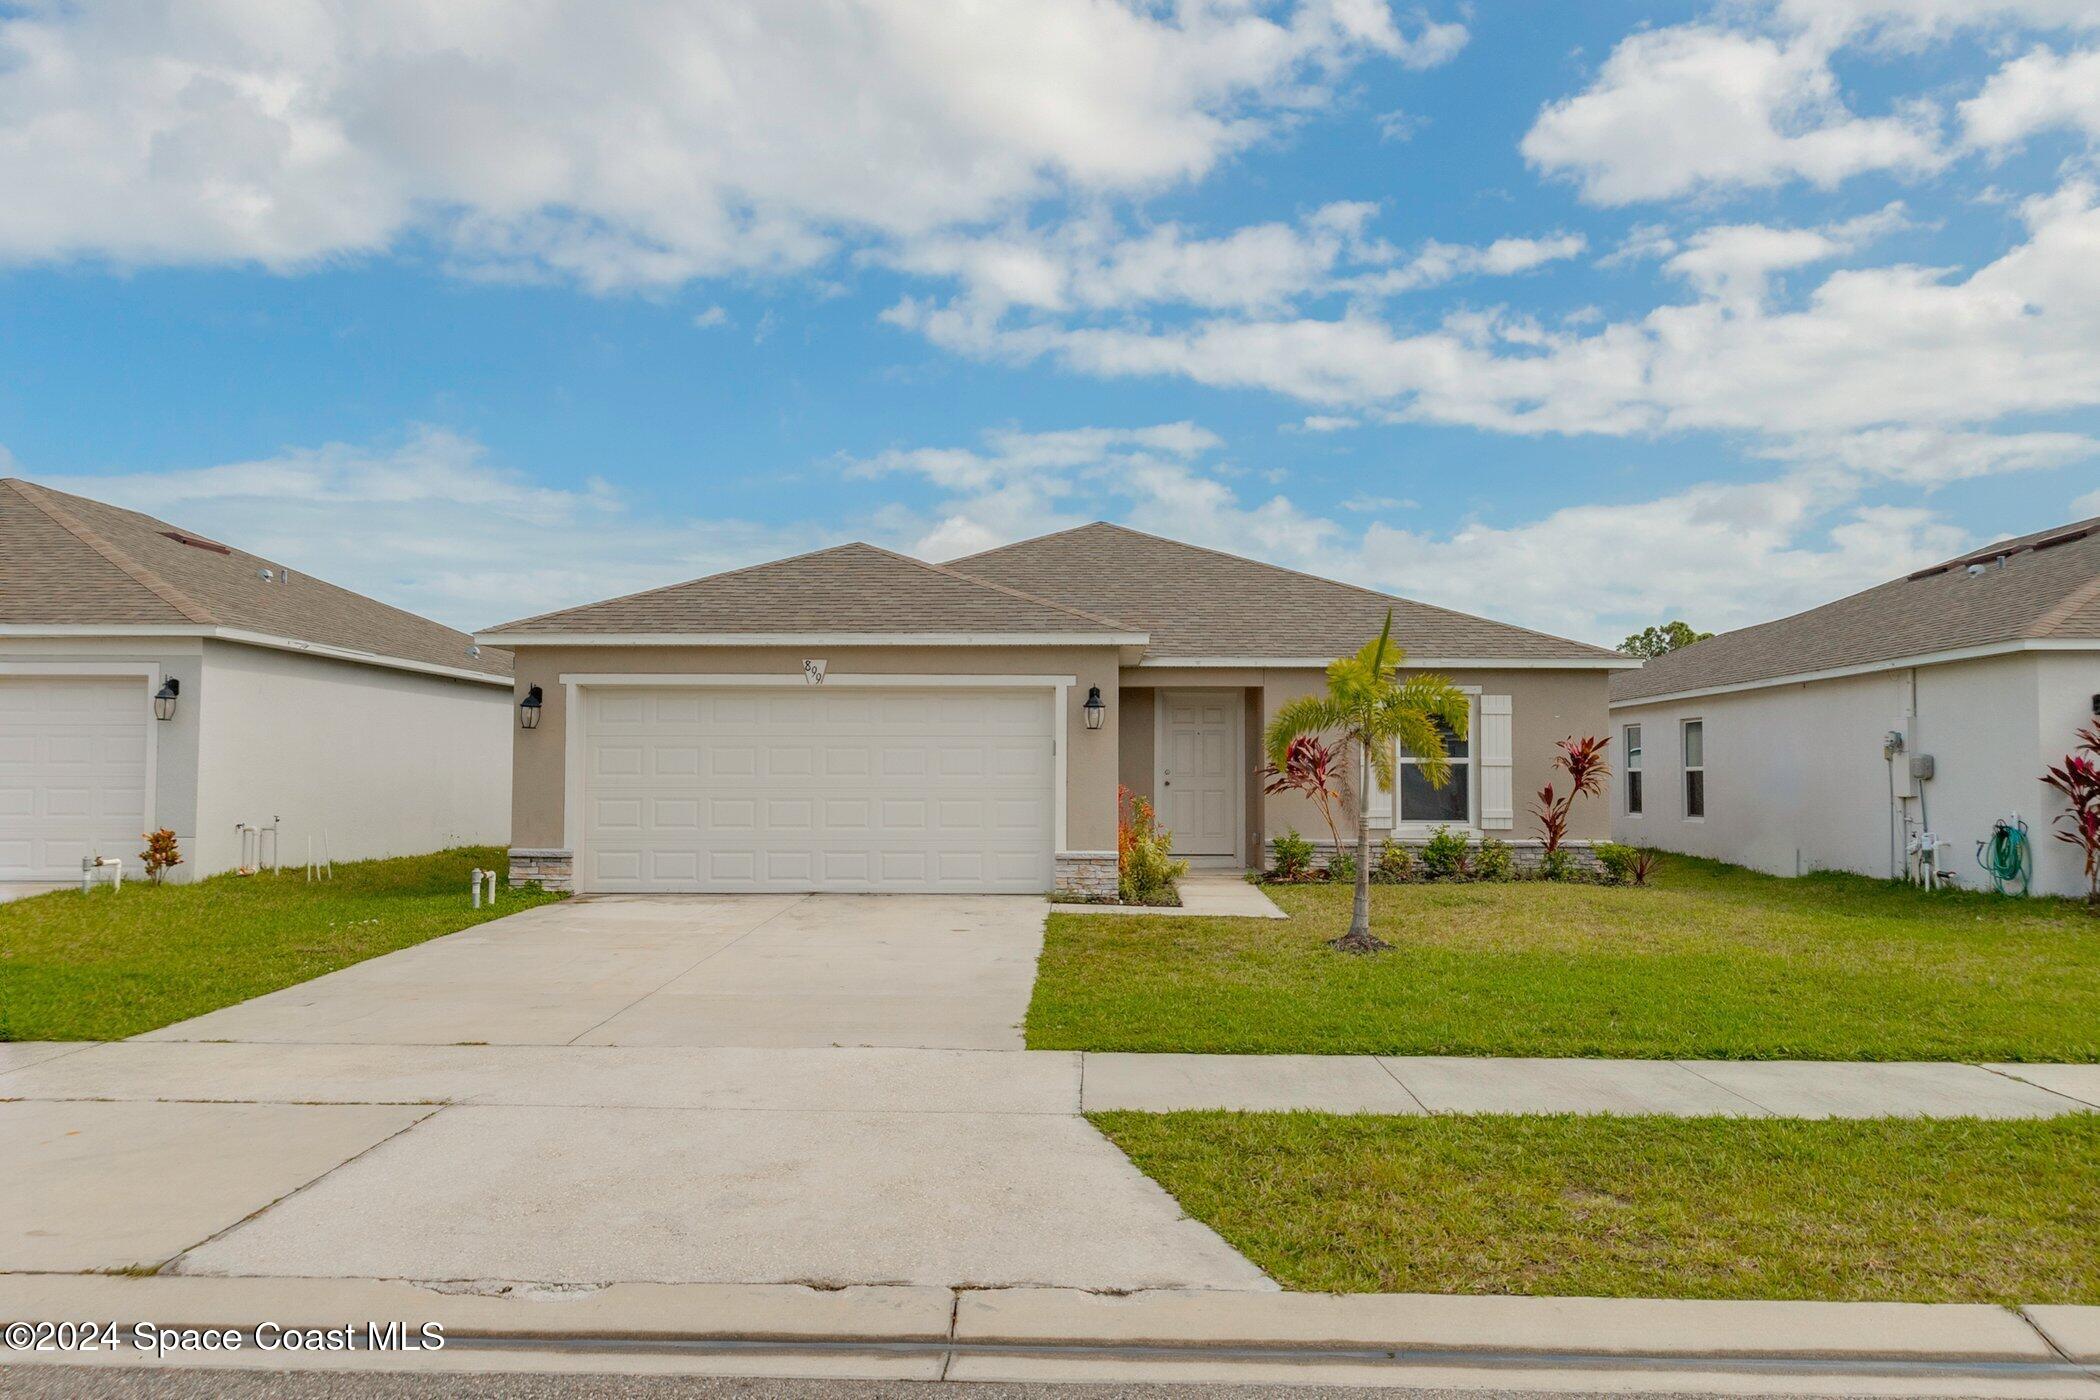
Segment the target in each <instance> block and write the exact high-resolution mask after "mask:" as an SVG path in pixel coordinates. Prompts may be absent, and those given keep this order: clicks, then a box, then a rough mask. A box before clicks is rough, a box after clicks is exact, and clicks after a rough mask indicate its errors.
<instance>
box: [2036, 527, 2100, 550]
mask: <svg viewBox="0 0 2100 1400" xmlns="http://www.w3.org/2000/svg"><path fill="white" fill-rule="evenodd" d="M2092 533H2093V527H2092V526H2090V525H2085V526H2081V527H2080V528H2078V529H2076V530H2066V531H2064V532H2063V533H2062V534H2060V535H2050V536H2048V537H2047V538H2045V539H2039V540H2036V541H2035V542H2034V547H2035V548H2036V549H2053V548H2055V547H2056V546H2057V545H2060V544H2069V543H2071V542H2072V541H2073V540H2082V539H2084V538H2085V537H2086V536H2087V535H2090V534H2092Z"/></svg>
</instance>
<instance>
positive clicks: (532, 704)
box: [518, 686, 542, 729]
mask: <svg viewBox="0 0 2100 1400" xmlns="http://www.w3.org/2000/svg"><path fill="white" fill-rule="evenodd" d="M541 698H542V697H541V695H540V688H539V687H538V686H534V687H533V688H532V689H530V690H528V691H526V692H525V698H524V699H523V700H520V701H519V702H518V727H519V728H520V729H538V728H539V727H540V702H541Z"/></svg>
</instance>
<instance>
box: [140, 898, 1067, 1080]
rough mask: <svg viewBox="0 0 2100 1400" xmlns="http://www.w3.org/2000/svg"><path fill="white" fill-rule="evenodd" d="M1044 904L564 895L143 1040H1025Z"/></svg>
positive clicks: (951, 1043)
mask: <svg viewBox="0 0 2100 1400" xmlns="http://www.w3.org/2000/svg"><path fill="white" fill-rule="evenodd" d="M1043 913H1044V908H1043V901H1042V900H1040V899H1032V898H1025V897H1020V896H996V895H839V894H831V895H825V894H817V895H805V894H781V895H648V896H641V895H633V896H617V895H614V896H598V897H593V898H586V899H575V900H569V901H567V902H565V903H562V904H551V905H543V906H541V907H539V908H537V909H531V910H527V911H526V912H524V913H521V914H517V915H515V916H513V917H511V918H507V919H499V920H497V921H496V922H494V923H488V924H481V925H478V926H477V927H475V928H472V929H467V930H465V931H463V932H460V933H455V934H451V935H449V936H447V937H444V938H437V939H433V940H431V941H430V942H428V943H422V944H418V945H417V946H415V947H413V948H407V949H403V950H402V951H401V952H398V953H391V954H388V955H387V956H386V957H382V958H374V959H372V960H371V961H369V962H362V963H358V964H357V965H355V966H354V967H346V968H344V969H343V970H342V971H340V972H334V973H330V974H329V975H328V976H326V977H319V978H316V979H314V980H313V981H311V982H305V983H301V984H300V985H298V986H296V987H287V988H285V989H284V990H282V991H279V992H272V993H270V994H269V995H268V996H261V997H257V998H255V999H254V1000H252V1001H246V1002H242V1003H240V1004H239V1005H237V1006H229V1007H227V1008H225V1009H224V1010H221V1011H214V1012H211V1013H210V1014H208V1015H204V1016H199V1017H196V1018H195V1019H193V1020H189V1021H183V1022H180V1023H178V1024H176V1025H173V1026H168V1027H166V1028H164V1029H162V1030H158V1031H154V1032H151V1033H150V1034H149V1035H148V1036H147V1037H145V1038H146V1039H150V1040H238V1041H272V1042H283V1043H303V1044H335V1043H357V1044H382V1045H664V1046H674V1045H683V1046H720V1045H736V1046H783V1047H794V1046H804V1047H822V1046H834V1045H838V1046H866V1045H881V1046H905V1047H914V1048H922V1049H949V1050H1019V1049H1020V1048H1021V1044H1022V1042H1021V1029H1020V1027H1021V1018H1022V1017H1023V1016H1024V1015H1025V1014H1026V1013H1027V1010H1028V995H1029V989H1030V987H1031V986H1032V985H1033V983H1034V981H1035V961H1036V957H1037V955H1038V954H1039V953H1040V952H1041V951H1042V946H1043Z"/></svg>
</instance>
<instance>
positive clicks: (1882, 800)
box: [1612, 519, 2100, 895]
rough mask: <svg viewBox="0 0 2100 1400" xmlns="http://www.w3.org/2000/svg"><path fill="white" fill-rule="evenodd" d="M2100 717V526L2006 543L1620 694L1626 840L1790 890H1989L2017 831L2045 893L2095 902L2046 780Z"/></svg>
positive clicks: (1658, 664) (1709, 648)
mask: <svg viewBox="0 0 2100 1400" xmlns="http://www.w3.org/2000/svg"><path fill="white" fill-rule="evenodd" d="M2096 715H2100V519H2094V520H2085V521H2079V522H2077V523H2075V524H2070V525H2063V526H2058V527H2057V528H2055V529H2053V530H2044V531H2040V532H2038V533H2036V534H2031V535H2022V536H2020V537H2018V538H2016V539H2008V540H2001V541H1999V542H1998V543H1996V544H1992V545H1988V546H1986V547H1984V548H1982V549H1979V550H1975V551H1972V552H1971V553H1968V554H1965V555H1962V556H1960V557H1959V558H1955V559H1949V560H1947V561H1945V562H1943V563H1939V564H1935V565H1933V566H1931V567H1930V568H1925V569H1920V570H1918V571H1917V572H1916V573H1913V574H1910V575H1908V576H1906V577H1904V578H1899V579H1892V580H1890V581H1889V582H1887V583H1884V584H1880V585H1878V586H1876V587H1874V588H1870V589H1867V590H1866V591H1864V592H1861V593H1855V594H1853V595H1851V596H1850V597H1846V598H1840V599H1838V600H1837V601H1836V602H1833V603H1826V604H1824V605H1823V606H1822V607H1819V608H1812V609H1810V610H1809V611H1807V612H1804V613H1798V614H1796V615H1794V616H1792V617H1785V618H1781V619H1779V620H1778V621H1776V622H1767V623H1763V624H1761V625H1759V626H1756V627H1746V628H1743V629H1742V630H1741V631H1737V632H1728V633H1724V634H1722V635H1721V636H1718V637H1714V638H1712V639H1710V640H1708V641H1703V642H1698V643H1695V644H1694V645H1692V646H1689V647H1685V648H1683V649H1681V650H1679V651H1675V652H1672V653H1670V654H1669V655H1667V656H1663V657H1660V658H1658V659H1656V660H1654V661H1651V662H1649V663H1648V665H1647V666H1645V667H1643V668H1642V669H1641V670H1639V671H1634V672H1628V673H1626V674H1623V675H1620V676H1618V677H1616V678H1615V679H1614V680H1613V682H1612V725H1613V727H1612V734H1613V736H1614V742H1613V745H1612V747H1613V749H1614V750H1615V751H1616V752H1617V753H1618V754H1619V760H1620V766H1621V782H1620V784H1619V789H1618V796H1617V799H1616V801H1615V802H1614V804H1613V805H1614V812H1613V828H1614V831H1615V833H1616V834H1617V836H1618V838H1619V839H1620V840H1622V841H1626V842H1629V843H1632V844H1636V845H1642V846H1656V847H1661V848H1664V849H1667V850H1673V851H1684V852H1687V853H1690V854H1692V855H1701V856H1711V857H1713V858H1715V859H1718V860H1726V861H1732V862H1735V863H1737V864H1741V865H1750V866H1755V867H1757V868H1758V869H1760V870H1767V871H1770V872H1772V873H1774V874H1779V875H1798V874H1802V873H1803V872H1806V871H1810V870H1851V871H1857V872H1859V873H1862V874H1866V875H1878V876H1884V877H1893V878H1904V877H1908V878H1911V879H1919V880H1923V879H1930V880H1931V881H1932V882H1933V883H1943V882H1951V883H1955V884H1960V885H1966V886H1969V887H1972V888H1974V887H1978V886H1981V887H1984V888H1989V887H1990V886H1991V884H1992V880H1991V877H1990V875H1989V874H1987V873H1986V872H1985V870H1984V869H1983V868H1982V867H1981V866H1980V865H1979V864H1978V863H1977V859H1976V855H1977V845H1978V843H1979V842H1982V841H1984V840H1986V839H1987V838H1989V837H1990V836H1991V833H1992V828H1993V827H1994V826H1995V825H1996V824H1997V823H1998V822H2000V821H2007V822H2011V821H2014V820H2018V821H2023V822H2025V823H2026V824H2027V827H2028V833H2029V838H2030V841H2031V843H2032V848H2033V866H2034V872H2033V880H2032V883H2031V888H2032V889H2033V891H2034V892H2036V893H2047V894H2059V895H2070V894H2079V893H2083V892H2084V890H2085V878H2084V874H2083V870H2082V868H2081V862H2080V857H2079V853H2078V852H2077V851H2076V850H2075V849H2074V848H2072V847H2071V846H2068V845H2066V844H2064V843H2062V842H2060V841H2056V840H2053V839H2051V838H2052V832H2053V827H2052V821H2053V818H2054V817H2055V815H2056V813H2058V812H2060V811H2062V810H2063V803H2062V800H2061V799H2060V798H2059V797H2058V796H2057V794H2055V793H2054V792H2052V791H2051V790H2050V789H2048V788H2046V787H2044V786H2043V785H2042V783H2041V782H2040V777H2041V774H2042V772H2043V770H2044V768H2045V767H2047V766H2048V765H2050V764H2053V763H2057V762H2060V761H2061V760H2062V758H2063V756H2064V755H2065V754H2066V753H2067V752H2069V750H2070V746H2071V742H2072V735H2073V732H2074V731H2075V730H2076V729H2077V728H2078V727H2079V726H2080V725H2082V724H2087V723H2091V722H2093V720H2094V718H2095V716H2096ZM1629 764H1630V765H1632V766H1633V767H1632V768H1629V766H1628V765H1629ZM1634 769H1637V770H1638V773H1639V776H1638V777H1637V778H1635V777H1633V771H1634ZM2013 888H2015V889H2017V888H2019V885H2018V882H2014V883H2013Z"/></svg>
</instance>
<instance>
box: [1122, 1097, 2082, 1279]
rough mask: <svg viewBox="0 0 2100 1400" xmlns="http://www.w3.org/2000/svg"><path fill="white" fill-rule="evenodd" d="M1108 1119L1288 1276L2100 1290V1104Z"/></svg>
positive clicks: (1200, 1212) (1175, 1183)
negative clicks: (1989, 1114)
mask: <svg viewBox="0 0 2100 1400" xmlns="http://www.w3.org/2000/svg"><path fill="white" fill-rule="evenodd" d="M1091 1117H1092V1121H1093V1122H1094V1124H1095V1125H1096V1126H1097V1127H1099V1128H1100V1129H1101V1130H1102V1131H1103V1132H1104V1133H1106V1134H1107V1135H1108V1136H1109V1137H1110V1138H1111V1139H1112V1140H1113V1141H1114V1142H1115V1143H1116V1145H1117V1146H1119V1147H1121V1148H1122V1149H1123V1150H1124V1151H1125V1152H1127V1153H1128V1154H1129V1155H1130V1157H1131V1158H1132V1160H1133V1161H1135V1162H1136V1163H1137V1165H1138V1166H1139V1167H1140V1168H1141V1169H1142V1170H1144V1171H1145V1172H1146V1173H1148V1174H1149V1175H1151V1176H1152V1177H1154V1178H1155V1179H1156V1180H1157V1181H1158V1182H1159V1183H1160V1184H1161V1185H1162V1186H1164V1187H1165V1188H1166V1189H1167V1190H1168V1191H1169V1192H1171V1193H1172V1194H1173V1195H1174V1196H1175V1197H1176V1198H1177V1199H1178V1200H1179V1201H1180V1202H1181V1205H1182V1208H1183V1209H1185V1210H1186V1211H1187V1212H1188V1213H1189V1214H1190V1215H1192V1216H1194V1217H1196V1218H1197V1219H1198V1220H1201V1221H1203V1222H1204V1223H1205V1224H1206V1225H1209V1226H1210V1227H1211V1228H1213V1229H1215V1230H1216V1231H1217V1232H1218V1233H1219V1234H1220V1235H1222V1236H1224V1238H1225V1239H1226V1241H1227V1242H1229V1243H1230V1244H1231V1245H1233V1247H1234V1248H1236V1249H1238V1250H1240V1251H1241V1252H1242V1253H1244V1254H1245V1255H1247V1257H1248V1258H1250V1259H1252V1260H1253V1261H1254V1262H1255V1263H1256V1264H1258V1265H1260V1266H1261V1267H1262V1268H1263V1269H1264V1270H1266V1271H1267V1272H1268V1273H1269V1275H1270V1276H1271V1277H1272V1278H1274V1279H1275V1280H1276V1281H1277V1282H1279V1283H1281V1284H1282V1285H1284V1286H1285V1287H1286V1288H1294V1289H1307V1290H1315V1291H1322V1292H1342V1293H1359V1292H1381V1293H1389V1292H1402V1293H1524V1294H1575V1295H1586V1296H1601V1297H1672V1298H1826V1299H1838V1300H1867V1299H1886V1300H1903V1301H1912V1302H1981V1303H2005V1304H2010V1303H2100V1249H2095V1248H2094V1247H2093V1242H2094V1240H2095V1239H2100V1114H2079V1115H2073V1116H2069V1117H2064V1118H2054V1119H2046V1120H2034V1121H2011V1122H1986V1121H1980V1120H1977V1119H1940V1120H1925V1119H1894V1118H1883V1119H1871V1120H1866V1121H1829V1122H1814V1121H1804V1120H1800V1119H1772V1120H1768V1121H1762V1120H1756V1119H1736V1118H1649V1117H1641V1118H1614V1117H1571V1116H1559V1117H1508V1116H1454V1117H1442V1116H1439V1117H1428V1118H1403V1117H1378V1116H1369V1115H1361V1116H1341V1115H1333V1114H1314V1113H1166V1114H1152V1113H1101V1114H1094V1115H1091Z"/></svg>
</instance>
